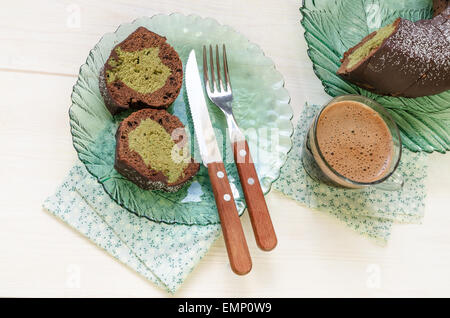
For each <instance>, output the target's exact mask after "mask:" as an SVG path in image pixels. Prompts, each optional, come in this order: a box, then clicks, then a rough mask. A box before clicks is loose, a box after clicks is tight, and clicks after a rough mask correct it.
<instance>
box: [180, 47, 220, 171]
mask: <svg viewBox="0 0 450 318" xmlns="http://www.w3.org/2000/svg"><path fill="white" fill-rule="evenodd" d="M185 76H186V77H185V81H186V91H187V96H188V100H189V108H190V110H191V115H192V120H193V122H194V130H195V136H196V137H197V142H198V145H199V148H200V156H201V157H202V161H203V164H204V165H205V166H208V163H211V162H222V156H221V154H220V150H219V146H218V145H217V140H216V135H215V134H214V129H213V126H212V124H211V119H210V117H209V112H208V106H207V105H206V101H205V95H204V93H203V86H202V81H201V78H200V73H199V70H198V64H197V58H196V56H195V51H194V50H192V51H191V53H190V54H189V58H188V61H187V64H186V75H185Z"/></svg>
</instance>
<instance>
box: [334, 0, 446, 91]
mask: <svg viewBox="0 0 450 318" xmlns="http://www.w3.org/2000/svg"><path fill="white" fill-rule="evenodd" d="M436 7H438V8H439V10H442V11H441V12H440V14H438V15H436V16H435V17H434V18H433V19H431V20H420V21H417V22H411V21H409V20H405V19H401V18H398V19H397V20H395V21H394V22H393V23H392V24H389V25H387V26H384V27H382V28H380V29H379V30H377V31H375V32H372V33H371V34H369V35H368V36H366V37H365V38H364V39H363V40H362V41H361V42H360V43H359V44H357V45H356V46H354V47H352V48H351V49H349V50H348V51H347V52H345V53H344V57H343V58H342V60H341V62H342V65H341V66H340V68H339V69H338V71H337V74H338V75H340V76H341V77H342V78H344V79H345V80H347V81H349V82H352V83H354V84H356V85H358V86H360V87H362V88H364V89H367V90H368V91H371V92H374V93H377V94H380V95H390V96H404V97H419V96H426V95H434V94H438V93H441V92H443V91H446V90H449V89H450V6H449V5H448V1H446V7H445V8H444V9H442V6H436Z"/></svg>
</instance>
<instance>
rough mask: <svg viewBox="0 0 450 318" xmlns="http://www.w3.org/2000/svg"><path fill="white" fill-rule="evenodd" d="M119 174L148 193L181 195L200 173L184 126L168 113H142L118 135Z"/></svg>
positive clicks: (126, 122)
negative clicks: (149, 191) (188, 182)
mask: <svg viewBox="0 0 450 318" xmlns="http://www.w3.org/2000/svg"><path fill="white" fill-rule="evenodd" d="M116 141H117V143H116V157H115V165H114V167H115V168H116V170H117V171H118V172H119V173H120V174H122V175H123V176H125V177H126V178H127V179H129V180H130V181H132V182H134V183H135V184H136V185H138V186H139V187H141V188H143V189H146V190H164V191H169V192H174V191H178V190H179V189H180V188H181V187H182V186H183V185H184V184H185V183H186V182H187V181H188V180H189V179H191V178H192V177H193V176H194V175H195V174H196V173H197V172H198V170H199V168H200V165H199V164H198V163H195V162H194V160H193V159H192V158H191V156H190V155H189V151H188V149H187V146H188V141H187V136H186V132H185V130H184V126H183V124H182V123H181V121H180V120H179V119H178V117H176V116H174V115H171V114H169V113H168V112H166V111H165V110H154V109H142V110H139V111H137V112H134V113H132V114H131V115H130V116H128V117H127V118H126V119H125V120H123V121H122V122H121V124H120V126H119V128H118V129H117V133H116Z"/></svg>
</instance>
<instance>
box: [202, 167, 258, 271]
mask: <svg viewBox="0 0 450 318" xmlns="http://www.w3.org/2000/svg"><path fill="white" fill-rule="evenodd" d="M208 174H209V178H210V180H211V185H212V188H213V192H214V198H215V200H216V206H217V210H218V212H219V217H220V224H221V226H222V232H223V237H224V239H225V245H226V247H227V252H228V258H229V260H230V265H231V269H232V270H233V272H235V273H236V274H238V275H245V274H247V273H248V272H250V270H251V269H252V260H251V258H250V252H249V250H248V246H247V241H246V240H245V236H244V230H243V229H242V224H241V220H240V219H239V214H238V211H237V208H236V204H235V202H234V198H233V193H232V192H231V187H230V183H229V181H228V177H227V173H226V171H225V166H224V165H223V163H222V162H212V163H209V164H208Z"/></svg>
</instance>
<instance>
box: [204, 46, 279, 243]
mask: <svg viewBox="0 0 450 318" xmlns="http://www.w3.org/2000/svg"><path fill="white" fill-rule="evenodd" d="M209 55H210V69H211V70H210V71H211V77H209V75H208V58H207V53H206V46H203V79H204V84H205V87H206V92H207V94H208V97H209V99H210V100H211V101H212V102H213V103H214V104H215V105H216V106H217V107H219V108H220V109H221V110H222V112H223V113H224V115H225V118H226V120H227V125H228V133H229V137H230V141H231V146H232V149H233V154H234V161H235V163H236V167H237V170H238V173H239V178H240V180H241V185H242V189H243V191H244V197H245V201H246V202H247V207H248V212H249V215H250V221H251V223H252V228H253V232H254V234H255V239H256V243H257V244H258V246H259V248H261V249H262V250H264V251H270V250H272V249H273V248H275V246H276V245H277V237H276V234H275V230H274V228H273V225H272V220H271V219H270V215H269V210H268V209H267V204H266V200H265V199H264V194H263V192H262V189H261V185H260V183H259V178H258V175H257V173H256V169H255V165H254V164H253V160H252V157H251V155H250V149H249V147H248V144H247V141H246V139H245V136H244V134H243V133H242V132H241V130H240V129H239V126H238V125H237V123H236V119H235V118H234V115H233V107H232V101H233V92H232V89H231V82H230V75H229V74H230V73H229V71H228V62H227V52H226V48H225V44H224V45H223V53H222V55H223V74H224V79H225V81H224V80H223V79H222V75H221V71H220V69H221V68H220V61H219V46H218V45H216V71H214V58H213V49H212V46H211V45H210V46H209ZM215 73H217V79H216V76H215ZM210 82H211V83H210Z"/></svg>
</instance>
